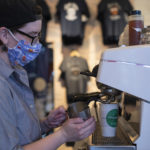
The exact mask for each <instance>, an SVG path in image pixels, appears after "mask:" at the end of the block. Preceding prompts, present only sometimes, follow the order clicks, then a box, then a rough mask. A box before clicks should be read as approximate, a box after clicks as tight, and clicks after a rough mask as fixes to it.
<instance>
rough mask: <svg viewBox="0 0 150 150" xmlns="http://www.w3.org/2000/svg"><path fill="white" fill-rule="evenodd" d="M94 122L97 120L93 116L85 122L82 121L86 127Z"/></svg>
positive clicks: (82, 126)
mask: <svg viewBox="0 0 150 150" xmlns="http://www.w3.org/2000/svg"><path fill="white" fill-rule="evenodd" d="M93 122H95V120H94V118H93V117H91V118H90V119H88V120H86V121H84V123H82V125H81V128H86V127H87V126H89V125H90V124H91V123H93Z"/></svg>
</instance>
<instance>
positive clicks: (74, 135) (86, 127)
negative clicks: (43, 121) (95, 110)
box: [60, 117, 95, 142]
mask: <svg viewBox="0 0 150 150" xmlns="http://www.w3.org/2000/svg"><path fill="white" fill-rule="evenodd" d="M94 130H95V120H94V118H93V117H91V118H90V119H88V120H86V121H83V120H82V119H81V118H75V119H69V120H68V121H66V122H65V123H64V124H63V126H62V127H61V129H60V131H61V132H62V134H63V138H65V142H70V141H78V140H82V139H84V138H86V137H88V136H89V135H91V134H92V133H93V132H94Z"/></svg>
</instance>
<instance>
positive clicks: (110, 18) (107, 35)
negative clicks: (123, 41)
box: [98, 0, 133, 44]
mask: <svg viewBox="0 0 150 150" xmlns="http://www.w3.org/2000/svg"><path fill="white" fill-rule="evenodd" d="M132 9H133V8H132V5H131V4H130V2H129V1H128V0H102V1H101V2H100V4H99V5H98V20H99V21H100V22H101V24H102V32H103V41H104V44H118V41H119V36H120V34H121V33H122V32H123V29H124V27H125V25H126V24H127V18H126V17H127V16H128V15H129V13H130V11H131V10H132Z"/></svg>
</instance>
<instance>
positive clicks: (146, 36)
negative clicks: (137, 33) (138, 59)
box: [141, 26, 150, 44]
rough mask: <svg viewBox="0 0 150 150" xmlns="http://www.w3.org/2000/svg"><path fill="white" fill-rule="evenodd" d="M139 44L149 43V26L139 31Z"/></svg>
mask: <svg viewBox="0 0 150 150" xmlns="http://www.w3.org/2000/svg"><path fill="white" fill-rule="evenodd" d="M141 44H150V26H147V27H145V28H143V30H142V33H141Z"/></svg>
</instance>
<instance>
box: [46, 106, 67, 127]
mask: <svg viewBox="0 0 150 150" xmlns="http://www.w3.org/2000/svg"><path fill="white" fill-rule="evenodd" d="M66 119H67V114H66V111H65V108H64V107H63V106H60V107H58V108H56V109H54V110H53V111H51V112H50V113H49V115H48V116H47V119H46V124H47V126H49V128H56V127H59V126H60V125H61V124H62V123H63V122H64V121H65V120H66Z"/></svg>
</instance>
